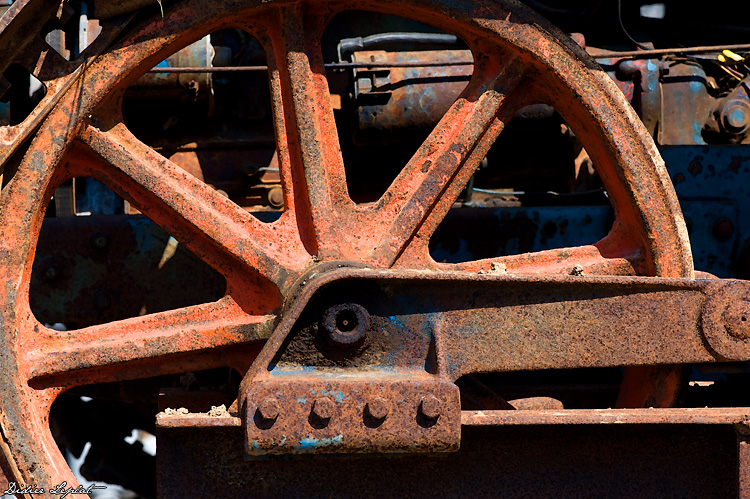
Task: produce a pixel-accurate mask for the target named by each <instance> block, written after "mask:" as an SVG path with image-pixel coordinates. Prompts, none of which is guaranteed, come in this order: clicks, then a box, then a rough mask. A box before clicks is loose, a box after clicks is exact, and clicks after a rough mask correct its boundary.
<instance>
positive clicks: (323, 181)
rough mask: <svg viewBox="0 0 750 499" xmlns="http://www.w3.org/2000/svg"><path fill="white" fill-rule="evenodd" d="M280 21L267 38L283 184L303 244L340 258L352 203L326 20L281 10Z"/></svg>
mask: <svg viewBox="0 0 750 499" xmlns="http://www.w3.org/2000/svg"><path fill="white" fill-rule="evenodd" d="M278 16H279V18H278V21H277V22H278V25H277V26H276V27H274V28H275V29H269V30H268V32H267V35H268V36H269V38H270V43H271V45H272V52H273V58H272V60H270V61H269V66H270V69H271V71H270V78H271V93H272V100H273V102H274V114H275V121H276V129H277V138H278V141H279V143H280V147H279V149H280V153H281V154H280V162H281V165H282V166H281V174H282V180H283V181H284V183H285V188H286V189H287V192H288V194H291V197H292V198H293V200H294V201H293V207H294V210H295V211H296V219H297V224H298V225H299V227H300V229H299V231H300V234H301V235H302V239H303V240H306V241H310V240H312V241H310V243H309V244H308V248H310V247H312V251H314V252H316V253H317V254H318V256H319V257H320V258H339V257H341V256H342V255H343V251H342V249H341V237H342V234H341V232H340V231H339V230H338V227H337V222H338V221H339V220H341V219H342V218H344V217H346V214H347V211H348V210H350V209H351V204H352V203H351V201H350V200H349V198H348V194H347V190H346V177H345V174H344V165H343V160H342V157H341V151H340V148H339V142H338V134H337V132H336V125H335V122H334V117H333V110H332V108H331V104H330V94H329V91H328V81H327V79H326V76H325V67H324V65H323V58H322V54H321V52H320V38H321V36H322V31H323V28H324V27H325V24H326V19H325V18H322V17H319V16H316V15H313V14H311V13H309V12H306V11H305V10H304V8H303V7H299V8H285V9H281V10H280V11H279V13H278ZM292 179H293V180H292ZM288 197H289V196H288Z"/></svg>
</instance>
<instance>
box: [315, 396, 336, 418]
mask: <svg viewBox="0 0 750 499" xmlns="http://www.w3.org/2000/svg"><path fill="white" fill-rule="evenodd" d="M335 409H336V407H335V405H334V403H333V400H331V399H330V398H328V397H320V398H317V399H315V402H313V406H312V414H313V416H315V417H317V418H319V419H321V420H324V421H325V420H327V419H331V417H333V412H334V410H335Z"/></svg>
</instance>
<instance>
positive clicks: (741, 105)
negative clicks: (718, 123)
mask: <svg viewBox="0 0 750 499" xmlns="http://www.w3.org/2000/svg"><path fill="white" fill-rule="evenodd" d="M721 117H722V120H723V125H724V128H725V129H726V130H727V131H728V132H730V133H737V134H740V133H744V132H746V131H747V129H748V126H750V105H748V103H747V102H746V101H744V100H741V99H732V100H730V101H729V102H727V103H726V104H725V105H724V106H723V108H722V111H721Z"/></svg>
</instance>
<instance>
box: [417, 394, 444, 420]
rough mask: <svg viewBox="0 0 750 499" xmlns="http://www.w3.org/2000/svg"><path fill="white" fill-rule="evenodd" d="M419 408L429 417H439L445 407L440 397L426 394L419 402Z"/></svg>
mask: <svg viewBox="0 0 750 499" xmlns="http://www.w3.org/2000/svg"><path fill="white" fill-rule="evenodd" d="M419 410H420V412H421V413H422V415H423V416H424V417H426V418H427V419H437V418H439V417H440V414H442V410H443V408H442V404H441V403H440V399H438V398H437V397H435V396H434V395H425V396H424V397H422V402H421V403H420V404H419Z"/></svg>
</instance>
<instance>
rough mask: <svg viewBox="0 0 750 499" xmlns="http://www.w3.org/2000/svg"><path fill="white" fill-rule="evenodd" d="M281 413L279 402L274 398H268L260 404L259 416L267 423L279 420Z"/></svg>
mask: <svg viewBox="0 0 750 499" xmlns="http://www.w3.org/2000/svg"><path fill="white" fill-rule="evenodd" d="M280 412H281V409H280V407H279V401H278V400H276V399H275V398H274V397H266V398H264V399H263V400H262V401H261V402H260V404H258V414H260V417H262V418H263V419H265V420H267V421H270V420H273V419H276V418H278V417H279V413H280Z"/></svg>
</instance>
